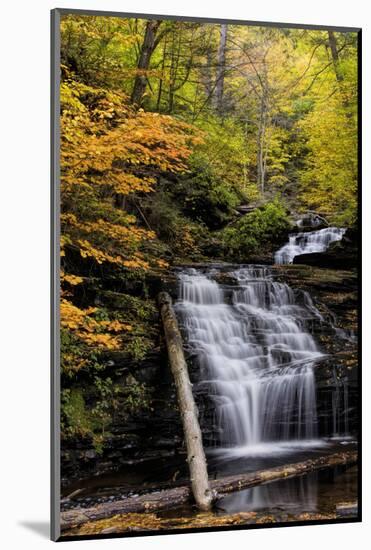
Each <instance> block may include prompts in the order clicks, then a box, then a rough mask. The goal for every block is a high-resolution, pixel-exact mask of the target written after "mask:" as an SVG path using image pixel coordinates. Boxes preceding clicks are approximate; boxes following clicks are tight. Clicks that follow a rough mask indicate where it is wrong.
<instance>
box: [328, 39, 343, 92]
mask: <svg viewBox="0 0 371 550" xmlns="http://www.w3.org/2000/svg"><path fill="white" fill-rule="evenodd" d="M328 40H329V44H330V50H331V57H332V63H333V65H334V71H335V76H336V80H337V81H338V83H339V84H340V83H341V82H343V80H344V78H343V75H342V74H341V72H340V67H339V53H338V48H337V43H336V37H335V34H334V32H333V31H328Z"/></svg>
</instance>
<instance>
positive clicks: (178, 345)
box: [158, 292, 213, 510]
mask: <svg viewBox="0 0 371 550" xmlns="http://www.w3.org/2000/svg"><path fill="white" fill-rule="evenodd" d="M158 303H159V306H160V311H161V317H162V322H163V325H164V332H165V340H166V345H167V350H168V356H169V361H170V367H171V371H172V373H173V376H174V380H175V385H176V389H177V394H178V402H179V408H180V413H181V417H182V423H183V430H184V436H185V441H186V447H187V462H188V467H189V472H190V479H191V485H192V492H193V495H194V498H195V501H196V504H197V506H198V507H199V508H200V509H201V510H208V509H210V507H211V504H212V500H213V494H212V491H211V490H210V486H209V480H208V474H207V466H206V458H205V452H204V448H203V444H202V434H201V430H200V425H199V423H198V410H197V406H196V403H195V401H194V398H193V394H192V384H191V381H190V379H189V375H188V368H187V363H186V361H185V358H184V353H183V342H182V337H181V335H180V331H179V327H178V322H177V319H176V316H175V313H174V310H173V307H172V303H171V298H170V296H169V294H167V293H166V292H161V293H160V294H159V297H158Z"/></svg>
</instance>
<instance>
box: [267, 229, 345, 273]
mask: <svg viewBox="0 0 371 550" xmlns="http://www.w3.org/2000/svg"><path fill="white" fill-rule="evenodd" d="M345 231H346V230H345V229H343V228H341V227H326V228H325V229H319V230H318V231H309V232H308V233H296V234H295V235H291V236H290V237H289V242H288V243H287V244H285V245H284V246H283V247H282V248H280V249H279V250H278V251H277V252H276V254H275V263H276V264H291V263H292V261H293V259H294V258H295V256H298V255H299V254H311V253H313V252H324V251H325V250H326V249H327V248H328V246H329V244H330V243H332V242H334V241H340V240H341V239H342V238H343V235H344V233H345Z"/></svg>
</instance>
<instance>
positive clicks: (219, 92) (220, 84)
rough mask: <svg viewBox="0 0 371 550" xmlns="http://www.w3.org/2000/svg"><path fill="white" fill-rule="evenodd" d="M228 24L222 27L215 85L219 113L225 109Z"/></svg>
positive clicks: (216, 106)
mask: <svg viewBox="0 0 371 550" xmlns="http://www.w3.org/2000/svg"><path fill="white" fill-rule="evenodd" d="M227 30H228V26H227V25H221V27H220V42H219V49H218V65H217V72H216V85H215V108H216V110H217V111H218V113H219V114H221V113H222V111H223V93H224V74H225V50H226V43H227Z"/></svg>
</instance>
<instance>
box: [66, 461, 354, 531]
mask: <svg viewBox="0 0 371 550" xmlns="http://www.w3.org/2000/svg"><path fill="white" fill-rule="evenodd" d="M357 458H358V455H357V451H355V450H352V451H344V452H338V453H332V454H329V455H325V456H320V457H317V458H313V459H309V460H305V461H304V462H297V463H294V464H286V465H284V466H278V467H276V468H271V469H268V470H260V471H257V472H250V473H247V474H239V475H234V476H228V477H224V478H221V479H216V480H214V481H211V482H210V486H211V489H212V490H214V491H216V492H217V495H218V497H217V498H221V497H222V496H223V495H224V494H228V493H231V492H234V491H239V490H241V489H248V488H249V487H255V486H257V485H261V484H264V483H270V482H273V481H276V480H278V479H288V478H293V477H297V476H300V475H303V474H307V473H309V472H313V471H315V470H320V469H324V468H332V467H334V466H339V465H342V464H344V465H345V464H347V465H350V464H356V463H357ZM191 497H192V491H191V488H190V487H189V486H188V485H183V486H180V487H174V488H172V489H165V490H163V491H158V492H155V493H150V494H147V495H141V496H137V497H128V498H126V499H124V500H117V501H114V502H106V503H102V504H97V505H96V506H92V507H90V508H85V509H76V510H69V511H66V512H62V514H61V530H62V531H65V530H67V529H71V528H73V527H77V526H78V525H82V524H83V523H86V522H87V521H95V520H98V519H103V518H107V517H112V516H114V515H116V514H128V513H133V512H135V513H145V512H156V511H160V510H165V509H169V508H173V507H175V506H180V505H182V504H185V503H187V502H190V500H191Z"/></svg>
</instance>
